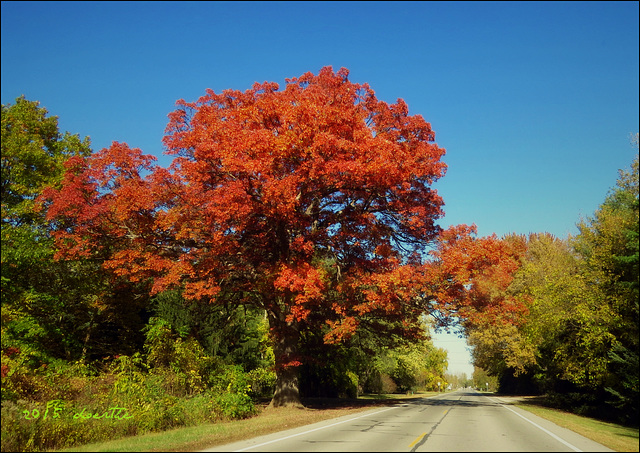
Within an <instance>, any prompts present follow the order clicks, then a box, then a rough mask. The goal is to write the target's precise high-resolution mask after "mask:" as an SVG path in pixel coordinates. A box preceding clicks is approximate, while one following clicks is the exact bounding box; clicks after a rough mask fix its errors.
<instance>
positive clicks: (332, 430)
mask: <svg viewBox="0 0 640 453" xmlns="http://www.w3.org/2000/svg"><path fill="white" fill-rule="evenodd" d="M204 451H247V452H262V451H288V452H310V451H323V452H347V451H348V452H357V451H362V452H372V451H373V452H377V451H408V452H414V451H415V452H422V451H440V452H452V451H469V452H481V451H486V452H494V451H613V450H610V449H608V448H606V447H604V446H603V445H600V444H598V443H596V442H594V441H592V440H590V439H587V438H586V437H583V436H581V435H579V434H576V433H574V432H573V431H570V430H568V429H565V428H562V427H560V426H558V425H556V424H554V423H552V422H550V421H548V420H545V419H543V418H540V417H538V416H536V415H534V414H532V413H530V412H527V411H525V410H522V409H519V408H517V407H515V406H513V405H512V404H510V402H509V400H508V398H500V397H495V396H490V395H487V394H482V393H479V392H475V391H468V390H459V391H456V392H452V393H446V394H442V395H437V396H433V397H428V398H417V399H411V400H407V402H402V403H399V404H395V405H393V406H388V407H377V408H375V409H371V410H368V411H366V412H360V413H357V414H353V415H348V416H343V417H339V418H334V419H332V420H325V421H322V422H319V423H314V424H312V425H306V426H301V427H299V428H295V429H290V430H286V431H280V432H277V433H273V434H269V435H265V436H260V437H256V438H253V439H249V440H244V441H241V442H235V443H231V444H227V445H221V446H218V447H215V448H210V449H207V450H204Z"/></svg>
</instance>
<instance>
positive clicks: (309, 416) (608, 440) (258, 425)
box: [62, 393, 638, 452]
mask: <svg viewBox="0 0 640 453" xmlns="http://www.w3.org/2000/svg"><path fill="white" fill-rule="evenodd" d="M434 394H435V393H421V394H416V395H410V396H402V395H387V396H384V395H383V396H378V395H376V396H375V397H361V398H359V399H358V400H339V401H338V403H337V404H336V401H335V400H331V401H328V400H327V401H322V400H312V401H311V400H310V401H305V406H306V407H305V408H301V409H299V408H278V409H272V408H266V406H262V407H261V410H260V413H259V414H258V415H257V416H254V417H251V418H248V419H245V420H238V421H233V422H225V423H210V424H204V425H198V426H193V427H188V428H180V429H175V430H170V431H164V432H159V433H152V434H145V435H142V436H135V437H129V438H123V439H118V440H113V441H110V442H102V443H97V444H89V445H83V446H81V447H77V448H71V449H65V450H62V451H92V452H93V451H197V450H203V449H205V448H210V447H214V446H216V445H224V444H227V443H230V442H236V441H240V440H244V439H249V438H252V437H255V436H260V435H264V434H269V433H273V432H277V431H282V430H285V429H291V428H296V427H298V426H304V425H308V424H312V423H316V422H319V421H322V420H327V419H331V418H335V417H341V416H343V415H351V414H354V415H355V414H357V413H358V412H362V411H365V410H368V409H371V408H374V407H376V406H381V405H387V404H393V403H395V402H397V401H398V400H400V399H407V398H418V397H424V396H431V395H434ZM516 405H517V406H518V407H520V408H522V409H524V410H527V411H529V412H532V413H534V414H536V415H538V416H540V417H542V418H545V419H547V420H550V421H552V422H554V423H556V424H557V425H559V426H563V427H565V428H567V429H570V430H572V431H574V432H577V433H579V434H581V435H583V436H585V437H587V438H589V439H592V440H594V441H596V442H598V443H600V444H602V445H605V446H607V447H609V448H611V449H613V450H616V451H638V429H633V428H626V427H623V426H620V425H615V424H612V423H605V422H601V421H597V420H594V419H591V418H586V417H580V416H578V415H574V414H571V413H566V412H562V411H559V410H555V409H549V408H545V407H541V406H539V405H536V404H534V403H532V402H527V403H519V404H516Z"/></svg>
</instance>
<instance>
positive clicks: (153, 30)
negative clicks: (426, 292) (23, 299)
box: [1, 1, 640, 237]
mask: <svg viewBox="0 0 640 453" xmlns="http://www.w3.org/2000/svg"><path fill="white" fill-rule="evenodd" d="M638 16H639V12H638V2H615V1H609V2H539V3H538V2H522V3H521V2H449V1H447V2H406V3H405V2H396V1H394V2H361V1H358V2H316V1H313V2H253V1H252V2H236V1H233V2H56V1H48V2H28V1H15V2H14V1H10V2H2V14H1V23H2V26H1V35H2V40H1V45H2V52H1V74H2V93H1V97H2V104H9V103H10V104H13V103H14V102H15V98H16V97H18V96H20V95H22V94H24V95H25V96H26V98H27V99H29V100H33V101H36V100H37V101H40V102H41V105H42V106H43V107H45V108H47V109H48V111H49V113H50V114H51V115H57V116H58V117H59V125H60V128H61V130H62V131H69V132H71V133H78V134H80V136H82V137H84V136H89V137H91V140H92V145H93V148H94V149H95V150H98V149H101V148H103V147H105V146H108V145H109V144H110V143H111V142H112V141H114V140H115V141H122V142H126V143H128V144H129V145H130V146H132V147H139V148H141V149H142V150H143V152H145V153H148V154H154V155H156V156H158V157H161V160H160V163H161V164H162V165H167V164H168V163H169V160H168V159H167V158H166V157H164V158H162V151H163V149H162V144H161V140H162V136H163V131H164V128H165V126H166V124H167V114H168V113H169V112H171V111H172V110H173V109H174V108H175V101H176V100H178V99H180V98H184V99H185V100H188V101H191V100H195V99H196V98H198V97H199V96H201V95H202V94H204V92H205V89H207V88H211V89H213V90H214V91H216V92H219V91H221V90H224V89H227V88H233V89H240V90H245V89H248V88H250V87H251V85H252V84H253V82H256V81H258V82H264V81H274V82H278V83H279V84H280V85H281V86H284V79H285V78H288V77H296V76H299V75H301V74H303V73H305V72H307V71H311V72H314V73H317V71H318V70H319V69H320V68H321V67H323V66H327V65H331V66H333V68H334V69H335V70H337V69H339V68H340V67H346V68H348V69H349V70H350V71H351V72H350V79H351V80H352V81H353V82H358V83H362V82H367V83H369V84H370V86H371V88H372V89H373V90H374V91H375V92H376V94H377V96H378V98H379V99H382V100H384V101H387V102H395V100H396V99H397V98H403V99H404V100H405V101H406V102H407V104H408V105H409V110H410V113H412V114H421V115H422V116H424V118H425V119H426V120H427V121H429V122H431V124H432V127H433V129H434V130H435V132H436V142H437V143H438V145H439V146H441V147H444V148H445V149H446V150H447V154H446V156H445V159H444V160H445V162H446V163H447V164H448V165H449V170H448V173H447V175H446V176H445V177H444V178H443V179H442V180H441V181H439V182H438V183H437V185H436V186H435V187H436V188H437V189H438V190H439V192H440V194H441V195H442V196H443V197H444V200H445V203H446V206H445V211H446V217H445V218H444V219H443V221H442V222H441V224H442V225H443V226H447V225H450V224H458V223H467V224H471V223H475V224H476V225H477V226H478V231H479V234H480V235H482V236H484V235H488V234H491V233H493V232H495V233H497V234H498V235H499V236H502V235H504V234H506V233H510V232H516V233H529V232H542V231H547V232H550V233H552V234H555V235H557V236H559V237H566V236H567V234H575V233H576V232H577V230H576V228H575V224H576V222H577V221H578V220H579V219H580V216H590V215H592V214H593V212H594V211H595V209H596V208H597V207H598V205H599V204H600V203H601V202H602V201H603V200H604V198H605V196H606V194H607V192H608V190H609V189H610V188H611V187H613V186H614V185H615V182H616V178H617V171H618V169H620V168H628V166H629V165H630V163H631V160H632V159H633V157H634V152H635V151H634V149H633V148H632V147H631V146H630V144H629V134H630V133H635V132H637V131H638V122H639V120H638V111H639V106H638V98H639V94H638V86H639V80H638V54H639V53H640V52H639V49H638V42H639V31H638Z"/></svg>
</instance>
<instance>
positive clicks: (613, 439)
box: [516, 403, 639, 451]
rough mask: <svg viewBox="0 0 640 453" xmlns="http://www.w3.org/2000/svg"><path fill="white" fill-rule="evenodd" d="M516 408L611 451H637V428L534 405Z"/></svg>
mask: <svg viewBox="0 0 640 453" xmlns="http://www.w3.org/2000/svg"><path fill="white" fill-rule="evenodd" d="M516 406H517V407H519V408H521V409H524V410H526V411H529V412H531V413H533V414H535V415H537V416H538V417H542V418H544V419H547V420H549V421H551V422H553V423H555V424H556V425H558V426H562V427H563V428H567V429H570V430H571V431H573V432H575V433H578V434H580V435H582V436H584V437H586V438H588V439H591V440H593V441H595V442H598V443H599V444H601V445H604V446H605V447H609V448H611V449H612V450H615V451H639V449H638V428H629V427H625V426H621V425H616V424H614V423H607V422H603V421H600V420H595V419H593V418H588V417H581V416H579V415H575V414H572V413H570V412H564V411H561V410H558V409H550V408H547V407H542V406H539V405H537V404H534V403H523V404H516Z"/></svg>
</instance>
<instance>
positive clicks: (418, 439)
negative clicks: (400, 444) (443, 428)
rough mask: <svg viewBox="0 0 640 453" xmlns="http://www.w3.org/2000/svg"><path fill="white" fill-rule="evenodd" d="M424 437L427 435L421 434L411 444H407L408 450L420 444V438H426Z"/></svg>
mask: <svg viewBox="0 0 640 453" xmlns="http://www.w3.org/2000/svg"><path fill="white" fill-rule="evenodd" d="M426 435H427V433H422V434H420V435H419V436H418V438H417V439H416V440H414V441H413V442H411V443H410V444H409V448H412V447H413V446H414V445H415V444H417V443H418V442H420V441H421V440H422V438H423V437H424V436H426Z"/></svg>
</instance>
